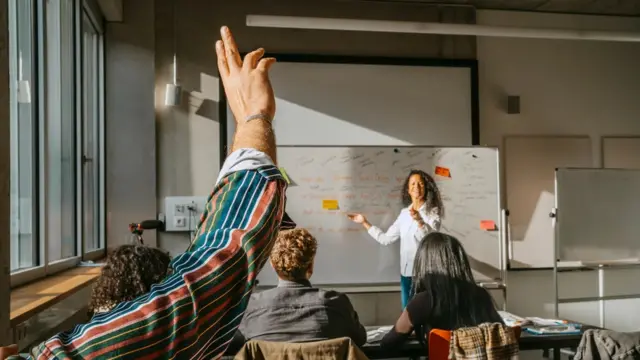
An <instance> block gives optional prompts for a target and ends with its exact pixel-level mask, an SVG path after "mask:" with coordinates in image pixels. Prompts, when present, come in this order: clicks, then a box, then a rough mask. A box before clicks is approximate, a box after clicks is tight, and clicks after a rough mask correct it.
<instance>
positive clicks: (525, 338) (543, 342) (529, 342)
mask: <svg viewBox="0 0 640 360" xmlns="http://www.w3.org/2000/svg"><path fill="white" fill-rule="evenodd" d="M376 328H378V326H372V327H367V331H369V330H374V329H376ZM588 329H597V327H595V326H589V325H583V326H582V331H583V332H584V331H585V330H588ZM580 339H582V333H580V334H571V335H533V334H530V333H528V332H526V331H524V330H523V331H522V335H521V336H520V351H528V350H543V351H544V350H552V351H553V352H552V354H551V359H557V360H559V359H560V349H563V348H576V347H578V344H579V343H580ZM362 351H363V352H364V353H365V354H366V355H367V357H369V359H386V358H397V357H403V358H417V357H419V356H426V354H425V353H424V350H423V349H422V346H421V345H420V343H419V342H418V341H417V340H412V341H409V342H407V343H405V344H404V345H403V346H402V348H400V349H395V350H393V351H385V350H383V349H381V348H380V343H378V342H374V343H367V344H364V345H363V346H362Z"/></svg>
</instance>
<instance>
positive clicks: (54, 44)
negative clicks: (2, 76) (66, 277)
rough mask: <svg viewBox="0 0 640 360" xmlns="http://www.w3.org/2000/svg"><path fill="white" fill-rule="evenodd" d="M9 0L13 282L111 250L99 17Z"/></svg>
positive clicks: (36, 0) (63, 0) (55, 2)
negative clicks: (106, 219)
mask: <svg viewBox="0 0 640 360" xmlns="http://www.w3.org/2000/svg"><path fill="white" fill-rule="evenodd" d="M83 2H84V1H83V0H19V1H15V0H10V1H9V2H8V3H9V34H10V43H9V45H10V49H9V53H10V81H11V95H10V96H11V99H10V107H11V109H10V113H11V126H10V129H11V144H10V145H11V272H12V274H11V283H12V286H16V285H19V284H21V283H24V282H26V281H31V280H34V279H36V278H38V277H42V276H46V275H48V274H52V273H55V272H57V271H59V270H63V269H65V268H68V267H71V266H75V265H77V264H78V263H79V262H80V261H81V260H82V259H83V258H84V259H87V260H93V259H96V258H97V257H99V256H103V255H104V253H105V240H104V228H105V226H104V208H103V204H104V181H103V180H104V139H103V136H104V132H103V128H104V126H103V124H104V100H103V97H104V89H103V87H104V76H103V73H102V71H103V70H102V69H103V68H104V64H103V52H104V50H103V35H102V27H101V21H102V20H96V19H102V18H101V17H97V16H95V14H92V13H91V12H90V11H89V10H88V8H85V6H84V4H83Z"/></svg>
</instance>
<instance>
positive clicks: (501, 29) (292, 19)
mask: <svg viewBox="0 0 640 360" xmlns="http://www.w3.org/2000/svg"><path fill="white" fill-rule="evenodd" d="M246 22H247V26H251V27H268V28H287V29H311V30H340V31H369V32H388V33H407V34H437V35H463V36H487V37H511V38H530V39H562V40H592V41H622V42H640V32H621V31H598V30H576V29H550V28H519V27H507V26H487V25H471V24H444V23H429V22H409V21H388V20H363V19H335V18H317V17H297V16H273V15H247V18H246Z"/></svg>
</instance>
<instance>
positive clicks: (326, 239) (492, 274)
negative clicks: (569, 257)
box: [258, 146, 501, 285]
mask: <svg viewBox="0 0 640 360" xmlns="http://www.w3.org/2000/svg"><path fill="white" fill-rule="evenodd" d="M278 163H279V166H280V167H282V168H284V169H285V171H286V174H287V175H288V177H289V179H290V180H291V184H290V186H289V188H288V189H287V205H286V211H287V213H288V214H289V215H290V216H291V217H292V218H293V220H294V221H295V222H296V223H297V225H298V226H299V227H303V228H307V229H308V230H309V231H310V232H311V233H312V234H313V235H315V236H316V238H317V240H318V252H317V256H316V260H315V266H314V272H313V277H312V281H313V282H314V283H315V284H319V285H320V284H321V285H337V284H340V285H361V284H369V285H371V284H389V283H393V284H397V283H398V282H399V279H400V253H399V241H398V242H396V243H394V244H392V245H390V246H382V245H380V244H378V243H377V242H376V241H375V240H374V239H372V238H371V237H370V236H369V235H368V234H367V233H366V231H364V229H363V227H362V226H361V225H358V224H354V223H353V222H351V221H350V220H349V219H347V217H346V213H348V212H362V213H363V214H365V216H367V218H368V219H369V221H370V222H371V223H372V224H375V225H378V226H380V227H381V228H382V229H384V230H386V229H387V228H388V227H389V226H390V225H391V224H392V223H393V221H394V220H395V219H396V217H397V216H398V214H399V213H400V210H401V209H402V204H401V188H402V185H403V182H404V180H405V177H406V176H407V174H408V173H409V171H410V170H411V169H422V170H424V171H426V172H427V173H430V174H431V175H432V176H434V179H435V180H436V181H437V184H438V186H439V188H440V191H441V193H442V196H443V201H444V204H445V217H444V219H443V222H442V229H441V231H443V232H446V233H450V234H451V235H453V236H455V237H456V238H458V239H459V240H460V241H461V242H462V243H463V245H464V246H465V248H466V250H467V252H468V254H469V256H470V260H471V265H472V268H473V269H474V273H475V276H476V279H477V280H486V279H499V278H500V271H499V268H500V249H501V246H500V232H499V231H497V230H496V231H486V230H482V229H481V227H480V222H481V221H484V220H489V221H494V222H495V224H496V226H499V222H500V197H499V196H500V191H499V181H498V174H499V168H498V150H497V149H495V148H483V147H466V148H454V147H451V148H449V147H399V148H393V147H286V146H285V147H283V146H280V147H278ZM436 166H439V167H442V168H446V169H448V170H449V173H450V177H442V176H438V175H434V170H435V168H436ZM323 200H335V201H337V202H338V204H339V209H338V210H325V209H324V208H323ZM258 279H259V280H260V284H261V285H275V284H276V280H277V278H276V275H275V272H274V271H273V269H272V268H271V267H270V266H265V268H264V270H263V271H262V272H261V273H260V275H259V277H258Z"/></svg>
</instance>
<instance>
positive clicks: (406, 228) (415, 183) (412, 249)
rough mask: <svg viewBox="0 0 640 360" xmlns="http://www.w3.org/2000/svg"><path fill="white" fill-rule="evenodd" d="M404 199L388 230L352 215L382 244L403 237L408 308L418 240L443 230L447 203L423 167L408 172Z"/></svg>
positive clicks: (402, 286)
mask: <svg viewBox="0 0 640 360" xmlns="http://www.w3.org/2000/svg"><path fill="white" fill-rule="evenodd" d="M402 202H403V205H404V206H405V208H404V209H402V211H401V212H400V215H398V218H397V219H396V221H395V222H394V223H393V225H391V227H390V228H389V229H388V230H387V231H386V232H384V231H382V230H381V229H380V228H379V227H377V226H374V225H372V224H371V223H369V221H367V218H366V217H365V216H364V215H362V214H357V213H354V214H349V215H348V216H349V219H351V220H352V221H353V222H355V223H358V224H362V226H364V228H365V229H367V231H368V232H369V235H371V237H372V238H374V239H375V240H376V241H377V242H379V243H380V244H382V245H389V244H392V243H394V242H396V241H398V240H400V289H401V295H402V308H403V309H404V308H405V307H406V306H407V304H408V303H409V300H411V297H412V291H411V282H412V281H411V275H412V274H411V272H412V271H413V259H414V258H415V256H416V250H417V249H418V244H420V241H421V240H422V239H423V238H424V237H425V236H426V235H427V234H429V233H430V232H433V231H440V222H441V219H442V218H443V217H444V204H443V203H442V197H441V196H440V190H438V186H437V185H436V182H435V181H434V180H433V178H432V177H431V176H430V175H429V174H427V173H425V172H424V171H422V170H411V172H410V173H409V176H407V179H406V180H405V182H404V186H403V187H402Z"/></svg>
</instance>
